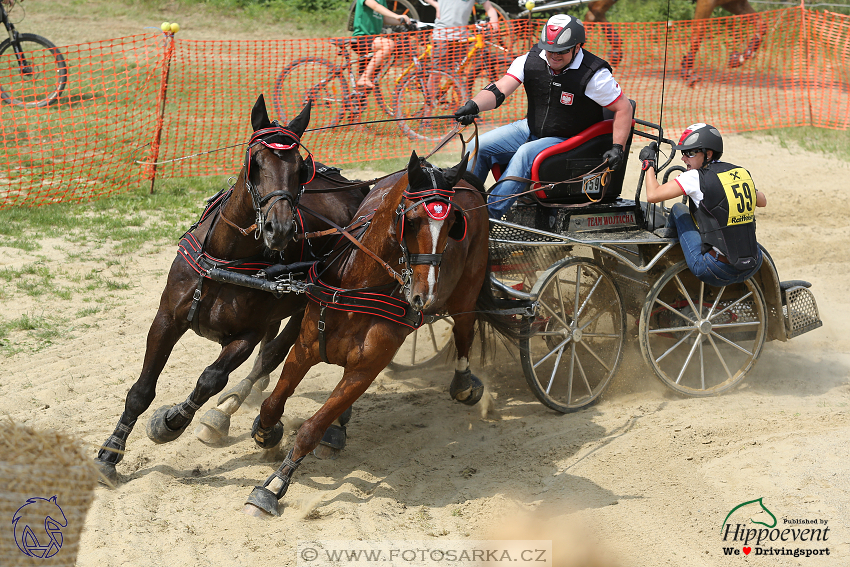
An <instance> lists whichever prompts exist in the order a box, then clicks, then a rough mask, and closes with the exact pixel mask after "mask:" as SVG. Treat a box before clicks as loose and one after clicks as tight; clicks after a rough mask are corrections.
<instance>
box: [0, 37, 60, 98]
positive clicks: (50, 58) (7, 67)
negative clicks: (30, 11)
mask: <svg viewBox="0 0 850 567" xmlns="http://www.w3.org/2000/svg"><path fill="white" fill-rule="evenodd" d="M18 44H19V45H20V48H21V50H20V53H15V49H14V48H13V46H12V41H11V39H6V40H4V41H3V43H0V83H2V85H0V98H2V99H3V102H6V103H8V104H18V105H21V106H29V107H37V106H47V105H48V104H50V103H52V102H53V101H54V100H56V99H58V98H59V95H61V94H62V91H63V90H65V85H66V84H67V83H68V65H67V63H66V62H65V58H64V57H63V56H62V53H60V52H59V50H58V49H57V48H56V46H55V45H53V43H51V42H50V41H48V40H47V39H45V38H43V37H41V36H40V35H35V34H32V33H22V34H18Z"/></svg>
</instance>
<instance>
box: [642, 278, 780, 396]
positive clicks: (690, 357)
mask: <svg viewBox="0 0 850 567" xmlns="http://www.w3.org/2000/svg"><path fill="white" fill-rule="evenodd" d="M766 313H767V311H766V309H765V304H764V297H763V295H762V292H761V290H760V289H759V288H758V286H757V285H756V284H755V282H753V280H752V279H750V280H747V281H746V282H744V283H741V284H734V285H729V286H725V287H714V286H710V285H708V284H705V283H703V282H701V281H699V280H698V279H697V278H696V277H695V276H694V275H693V274H692V273H691V272H690V270H688V266H687V264H686V263H685V262H679V263H678V264H676V265H675V266H671V267H670V268H669V269H668V270H667V271H666V272H664V275H662V276H661V278H660V279H659V280H658V281H657V282H655V284H654V285H653V286H652V288H651V289H650V290H649V295H648V296H647V300H646V302H645V303H644V306H643V310H642V311H641V316H640V333H639V340H640V348H641V351H642V352H643V355H644V357H645V358H646V360H647V362H648V363H649V365H650V366H652V368H653V370H655V373H656V374H657V375H658V377H659V378H660V379H661V381H662V382H664V383H665V384H666V385H667V386H669V387H670V388H672V389H673V390H675V391H677V392H679V393H681V394H685V395H688V396H711V395H714V394H719V393H721V392H725V391H726V390H729V389H731V388H733V387H734V386H736V385H737V384H739V383H740V382H741V381H742V380H743V379H744V377H745V376H746V374H747V372H749V371H750V369H751V368H752V367H753V364H755V362H756V359H758V356H759V354H760V353H761V348H762V345H764V341H765V337H766V334H767V315H766Z"/></svg>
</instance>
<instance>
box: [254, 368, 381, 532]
mask: <svg viewBox="0 0 850 567" xmlns="http://www.w3.org/2000/svg"><path fill="white" fill-rule="evenodd" d="M364 358H367V357H364ZM381 362H383V365H382V364H381ZM288 363H289V359H287V364H288ZM387 364H389V359H387V360H386V361H382V360H380V359H378V360H372V361H371V364H370V365H369V367H366V368H363V369H362V370H349V369H346V370H345V372H344V374H343V376H342V379H341V380H340V381H339V384H337V385H336V387H335V388H334V390H333V392H331V395H330V397H329V398H328V401H326V402H325V403H324V405H323V406H322V407H321V408H319V411H317V412H316V413H315V414H314V415H313V416H312V417H311V418H310V419H308V420H307V421H305V422H304V423H303V424H302V425H301V427H300V428H299V429H298V435H296V437H295V446H294V447H293V448H292V449H290V450H289V453H288V454H287V455H286V458H285V459H284V461H283V463H282V464H281V465H280V466H279V467H278V469H277V470H276V471H275V472H273V473H272V474H271V476H269V477H268V478H267V479H266V481H265V482H264V483H263V485H262V486H255V487H254V490H253V491H252V492H251V494H250V495H249V496H248V499H247V500H246V501H245V507H244V508H243V510H242V511H243V512H245V513H246V514H248V515H251V516H263V513H265V514H270V515H273V516H279V515H280V511H279V508H278V503H279V501H280V499H281V498H283V496H284V495H285V494H286V491H287V490H289V485H290V483H291V482H292V475H293V474H294V473H295V470H296V469H297V468H298V467H299V465H300V464H301V461H303V460H304V457H305V456H307V454H308V453H310V451H313V450H315V449H316V447H318V446H319V443H320V442H321V439H322V438H323V436H324V435H325V432H326V431H327V429H328V427H329V426H330V425H331V424H332V423H333V422H334V421H338V420H339V419H340V418H341V417H342V415H343V414H344V413H345V412H346V411H348V409H349V408H350V407H351V404H352V403H354V401H355V400H356V399H357V398H359V397H360V396H361V395H363V392H365V391H366V389H367V388H368V387H369V385H370V384H371V383H372V381H373V380H374V379H375V377H376V376H377V375H378V372H380V370H381V368H384V367H385V366H386V365H387ZM284 371H286V366H284ZM282 381H283V379H281V382H282ZM278 387H280V382H278ZM277 389H278V388H275V392H277ZM272 395H274V393H273V394H272ZM270 399H271V396H270V397H269V398H268V399H266V402H268V401H269V400H270ZM266 402H264V403H263V406H264V408H263V409H265V404H266ZM261 415H262V413H261ZM281 415H283V414H282V413H281ZM264 422H265V421H264Z"/></svg>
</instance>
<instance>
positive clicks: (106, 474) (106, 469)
mask: <svg viewBox="0 0 850 567" xmlns="http://www.w3.org/2000/svg"><path fill="white" fill-rule="evenodd" d="M94 465H95V467H97V471H98V472H99V473H100V474H99V475H97V482H99V483H100V484H102V485H103V486H106V487H109V488H115V487H116V486H118V484H120V483H119V481H118V471H116V470H115V465H114V464H113V463H107V462H105V461H101V460H100V459H95V460H94Z"/></svg>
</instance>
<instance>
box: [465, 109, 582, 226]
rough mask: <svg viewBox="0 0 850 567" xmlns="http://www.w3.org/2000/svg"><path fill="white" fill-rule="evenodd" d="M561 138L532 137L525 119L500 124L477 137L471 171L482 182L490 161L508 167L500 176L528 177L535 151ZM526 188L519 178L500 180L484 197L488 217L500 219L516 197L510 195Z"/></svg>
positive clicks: (490, 163) (561, 140) (526, 185)
mask: <svg viewBox="0 0 850 567" xmlns="http://www.w3.org/2000/svg"><path fill="white" fill-rule="evenodd" d="M564 140H566V138H556V137H548V138H536V137H534V136H532V135H531V132H529V130H528V121H527V120H526V119H522V120H518V121H516V122H513V123H511V124H506V125H504V126H500V127H499V128H496V129H495V130H490V131H489V132H487V133H486V134H484V135H483V136H481V137H480V138H479V139H478V145H479V146H478V162H477V163H476V164H475V170H474V171H473V172H472V173H474V174H475V175H476V176H478V178H479V179H481V180H482V181H484V180H486V179H487V174H488V173H489V172H490V169H492V167H493V164H496V163H507V164H508V167H507V168H505V170H504V172H502V177H506V176H515V177H525V178H526V179H528V178H529V177H530V176H531V165H532V163H534V158H536V157H537V154H539V153H540V152H542V151H543V150H545V149H546V148H549V147H551V146H554V145H555V144H560V143H561V142H563V141H564ZM527 188H528V184H527V183H520V182H519V181H503V182H502V183H497V184H496V185H494V186H493V187H492V189H491V191H490V196H489V197H488V198H487V209H488V211H489V213H490V218H494V219H500V218H502V216H503V215H504V214H505V213H506V212H507V211H508V209H510V208H511V205H513V204H514V203H515V202H516V197H511V196H512V195H516V194H517V193H521V192H523V191H525V190H526V189H527Z"/></svg>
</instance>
